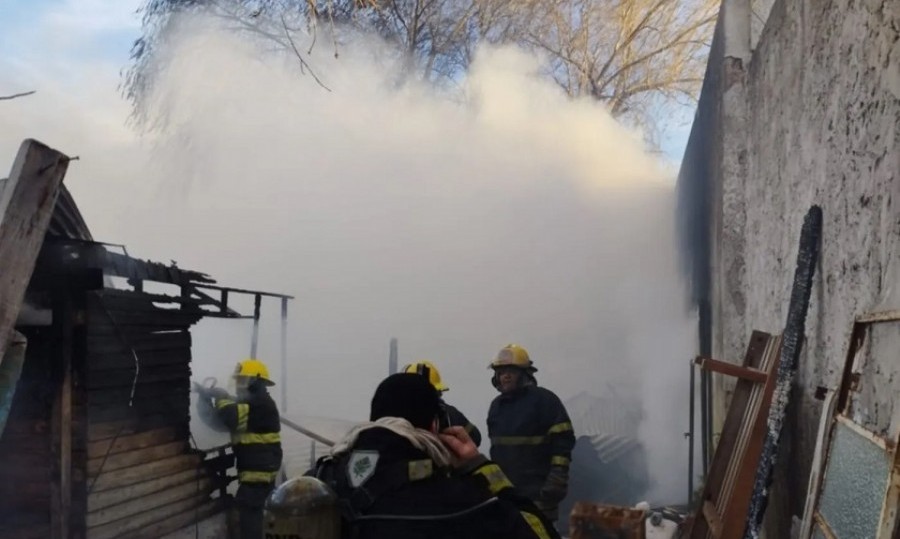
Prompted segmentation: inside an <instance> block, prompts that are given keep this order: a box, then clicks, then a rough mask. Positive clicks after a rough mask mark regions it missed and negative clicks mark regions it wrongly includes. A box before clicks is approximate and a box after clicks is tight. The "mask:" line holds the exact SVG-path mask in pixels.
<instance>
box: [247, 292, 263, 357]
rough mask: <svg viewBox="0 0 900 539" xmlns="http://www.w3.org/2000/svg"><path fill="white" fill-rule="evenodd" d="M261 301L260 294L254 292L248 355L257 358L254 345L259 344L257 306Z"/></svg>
mask: <svg viewBox="0 0 900 539" xmlns="http://www.w3.org/2000/svg"><path fill="white" fill-rule="evenodd" d="M261 303H262V296H260V295H259V294H256V298H255V299H254V300H253V340H252V341H250V357H251V358H252V359H257V357H256V347H257V345H258V344H259V307H260V304H261Z"/></svg>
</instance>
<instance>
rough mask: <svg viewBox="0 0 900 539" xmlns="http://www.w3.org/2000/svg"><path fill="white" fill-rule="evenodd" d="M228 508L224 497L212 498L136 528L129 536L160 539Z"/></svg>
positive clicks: (136, 538) (138, 538)
mask: <svg viewBox="0 0 900 539" xmlns="http://www.w3.org/2000/svg"><path fill="white" fill-rule="evenodd" d="M226 508H227V506H226V504H225V501H224V500H223V499H222V498H217V499H215V500H210V501H207V502H206V503H204V504H202V505H199V506H197V507H195V508H193V509H189V510H187V511H184V512H182V513H178V514H177V515H174V516H172V517H170V518H167V519H165V520H161V521H159V522H157V523H155V524H152V525H150V526H145V527H143V528H141V529H140V530H134V531H133V532H131V533H130V534H129V537H130V539H158V538H159V537H163V536H165V535H167V534H170V533H172V532H176V531H178V530H180V529H182V528H184V527H186V526H189V525H190V524H193V523H195V522H202V521H204V520H206V519H207V518H209V517H211V516H213V515H216V514H218V513H222V512H224V511H225V510H226Z"/></svg>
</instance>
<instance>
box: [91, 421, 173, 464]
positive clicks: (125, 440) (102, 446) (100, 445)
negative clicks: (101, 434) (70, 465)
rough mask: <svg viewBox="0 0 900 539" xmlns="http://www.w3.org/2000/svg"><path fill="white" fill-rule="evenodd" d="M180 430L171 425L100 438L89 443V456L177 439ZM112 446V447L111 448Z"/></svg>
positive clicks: (93, 456)
mask: <svg viewBox="0 0 900 539" xmlns="http://www.w3.org/2000/svg"><path fill="white" fill-rule="evenodd" d="M178 434H179V433H178V431H177V430H176V429H173V428H171V427H165V428H161V429H154V430H148V431H146V432H141V433H138V434H131V435H127V436H119V437H118V438H115V439H108V440H100V441H98V442H90V443H88V447H87V451H88V458H91V459H93V458H97V457H103V456H104V455H106V454H107V452H108V453H109V454H110V455H115V454H116V453H124V452H125V451H134V450H136V449H144V448H147V447H151V446H154V445H159V444H163V443H167V442H172V441H175V440H177V439H178V438H179V436H178ZM110 446H112V448H110Z"/></svg>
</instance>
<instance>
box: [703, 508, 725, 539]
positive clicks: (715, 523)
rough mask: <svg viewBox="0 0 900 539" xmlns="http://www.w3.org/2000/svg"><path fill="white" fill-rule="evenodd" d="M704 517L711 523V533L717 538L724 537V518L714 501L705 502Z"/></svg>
mask: <svg viewBox="0 0 900 539" xmlns="http://www.w3.org/2000/svg"><path fill="white" fill-rule="evenodd" d="M703 518H705V519H706V523H707V524H708V525H709V533H710V535H712V536H713V538H715V539H718V538H719V537H722V518H721V517H720V516H719V513H717V512H716V507H715V506H714V505H713V504H712V502H709V501H706V502H703Z"/></svg>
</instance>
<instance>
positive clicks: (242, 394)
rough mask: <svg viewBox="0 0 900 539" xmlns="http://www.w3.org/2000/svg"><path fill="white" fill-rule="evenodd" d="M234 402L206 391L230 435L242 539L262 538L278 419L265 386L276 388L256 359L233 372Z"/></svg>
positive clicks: (277, 452)
mask: <svg viewBox="0 0 900 539" xmlns="http://www.w3.org/2000/svg"><path fill="white" fill-rule="evenodd" d="M234 381H235V386H236V388H237V397H236V398H235V397H232V396H230V395H228V393H227V392H226V391H225V390H223V389H221V388H215V387H214V388H211V389H206V390H205V391H204V392H205V394H206V396H207V397H208V398H210V399H211V400H212V404H213V406H214V407H215V409H216V413H217V415H218V417H219V419H220V420H221V421H222V423H224V424H225V425H226V426H227V427H228V429H229V430H230V431H231V443H232V446H233V450H234V455H235V459H236V466H237V471H238V483H239V486H238V490H237V493H236V494H235V501H236V502H237V505H238V509H239V512H240V537H241V539H250V538H252V539H260V538H261V537H262V533H263V506H264V504H265V501H266V498H267V497H268V496H269V493H270V492H272V490H273V489H274V488H275V479H276V478H277V476H278V472H279V470H280V469H281V459H282V452H281V434H280V432H281V418H280V416H279V414H278V408H277V407H276V405H275V401H273V400H272V397H271V396H269V391H268V389H267V388H268V387H271V386H274V385H275V383H274V382H273V381H272V379H271V378H270V377H269V369H267V368H266V365H265V364H264V363H263V362H262V361H259V360H258V359H247V360H244V361H241V362H240V363H238V365H237V368H236V369H235V371H234Z"/></svg>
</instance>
